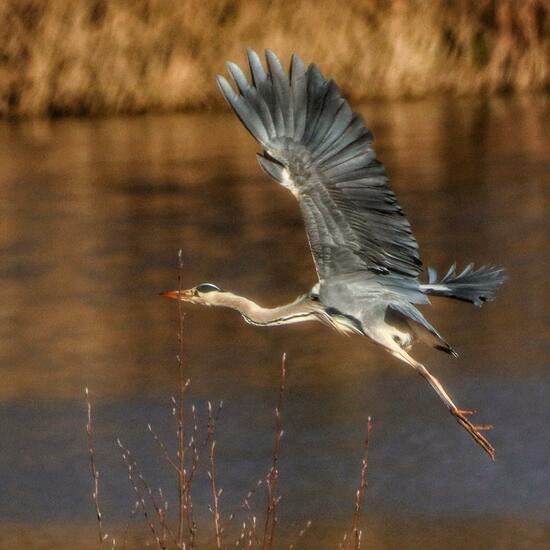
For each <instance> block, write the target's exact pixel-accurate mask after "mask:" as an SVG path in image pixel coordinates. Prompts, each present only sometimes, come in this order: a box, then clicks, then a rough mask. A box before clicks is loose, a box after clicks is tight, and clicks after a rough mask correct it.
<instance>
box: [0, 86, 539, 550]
mask: <svg viewBox="0 0 550 550" xmlns="http://www.w3.org/2000/svg"><path fill="white" fill-rule="evenodd" d="M362 111H363V113H364V115H365V117H366V119H367V120H368V121H369V123H370V125H371V126H372V128H373V130H374V133H375V138H376V140H375V147H376V150H377V152H378V154H379V157H380V158H381V159H382V160H383V162H384V163H385V164H386V167H387V169H388V171H389V173H390V175H391V178H392V184H393V187H394V189H395V190H396V192H397V195H398V198H399V201H400V202H401V204H402V205H403V207H404V209H405V210H406V212H407V213H408V216H409V219H410V221H411V223H412V225H413V229H414V231H415V233H416V236H417V238H418V241H419V243H420V246H421V251H422V255H423V259H424V261H425V263H426V264H428V265H433V266H434V267H437V268H439V269H441V270H443V269H445V268H446V267H447V266H448V265H449V264H450V263H452V262H453V261H454V260H457V261H458V263H459V265H464V264H465V263H466V262H469V261H475V262H477V263H491V264H500V265H504V266H506V267H507V269H508V274H509V282H508V283H507V285H506V286H505V287H504V288H503V289H502V291H501V292H500V294H499V297H498V300H497V301H496V302H494V303H492V304H488V305H487V306H485V307H483V308H482V309H481V310H479V309H477V308H474V307H471V306H468V305H465V304H461V303H447V302H445V301H438V302H434V304H433V307H432V308H431V309H429V310H427V311H426V314H427V316H428V317H429V319H430V320H431V321H432V322H433V323H434V324H435V325H436V326H437V327H438V328H439V329H440V330H441V332H442V333H443V334H444V335H445V336H446V337H447V339H448V340H449V341H450V342H451V343H452V344H453V346H454V347H455V348H456V349H457V350H458V351H459V353H460V355H461V357H460V359H458V360H454V359H452V358H449V357H447V356H445V355H443V354H439V353H437V352H436V351H431V350H427V349H422V348H418V350H417V356H418V357H419V358H420V359H422V360H424V361H425V362H426V363H427V364H428V365H429V366H431V368H432V369H433V372H434V373H435V374H436V375H438V376H439V377H440V378H441V379H442V381H444V383H445V384H446V386H447V387H448V389H449V391H450V393H451V394H452V395H453V396H454V397H455V398H456V400H457V401H458V403H460V404H462V405H464V406H470V407H474V408H476V409H478V410H479V413H478V415H479V419H480V420H481V421H483V422H491V423H493V424H494V425H495V429H494V430H493V431H492V432H491V434H490V436H491V439H492V441H493V443H494V445H495V447H496V448H497V461H496V463H495V464H492V463H490V461H489V460H488V459H487V457H486V456H484V455H483V453H482V451H481V450H480V449H479V448H478V447H476V446H475V445H474V444H473V442H472V441H471V440H470V439H469V437H468V436H467V434H466V433H464V432H463V430H461V429H460V428H459V427H458V425H457V424H456V423H455V422H454V421H453V420H452V419H451V418H450V417H449V415H448V414H447V413H446V412H445V410H444V409H443V408H442V406H441V405H440V403H439V402H438V400H437V398H436V397H435V396H434V395H433V393H432V391H431V390H430V388H429V387H427V386H426V384H425V382H423V380H421V379H420V378H419V377H417V376H416V375H414V374H413V372H412V371H410V370H409V369H408V368H407V367H406V366H404V365H401V364H398V363H397V362H396V361H395V360H394V359H392V358H391V357H390V356H389V355H387V354H385V353H384V352H382V351H381V350H380V349H379V348H377V347H375V346H373V345H371V344H370V343H369V342H368V341H365V340H363V339H360V338H352V339H348V338H343V337H341V336H339V335H338V334H336V333H332V332H330V331H329V330H328V329H326V328H325V327H323V326H321V325H317V324H304V325H303V326H300V325H290V326H288V327H274V328H268V329H261V328H256V327H252V326H248V325H246V324H244V323H243V322H242V320H241V319H240V317H239V316H238V315H237V314H236V313H235V312H231V311H225V310H214V309H201V308H198V307H189V308H188V309H187V315H186V319H185V356H186V364H187V369H188V374H189V376H190V378H191V379H192V382H191V387H190V393H189V400H190V402H191V401H193V402H195V403H196V404H197V407H198V409H199V410H200V411H201V413H202V414H203V416H204V409H205V406H206V402H207V401H208V400H212V401H214V402H216V401H218V400H221V399H223V401H224V402H225V407H224V411H223V413H222V416H221V420H220V423H219V432H218V461H219V462H218V464H219V484H220V485H221V486H222V487H223V488H224V493H223V498H222V509H223V512H224V513H229V512H231V511H233V510H234V509H236V508H238V503H239V502H240V499H241V498H242V497H243V496H244V494H245V493H246V492H247V491H248V489H249V488H250V487H251V486H253V485H254V483H255V481H256V480H257V479H258V478H260V477H262V476H263V475H264V473H265V472H266V470H267V468H268V466H269V463H270V456H271V446H272V440H273V426H274V419H273V408H274V405H275V400H276V393H277V385H278V376H279V363H280V357H281V355H282V353H283V352H284V351H286V352H287V354H288V360H287V367H288V380H287V386H288V393H287V397H286V402H285V415H284V425H285V435H284V438H283V451H282V456H281V464H280V475H281V492H282V494H283V500H282V501H281V504H280V508H281V511H280V514H281V537H282V538H284V537H285V534H288V533H295V532H297V531H298V530H299V529H300V527H301V526H302V525H303V524H304V523H305V521H306V520H307V519H312V520H313V525H312V528H311V532H310V534H309V535H308V538H305V539H304V541H303V545H304V546H303V547H305V548H320V547H323V548H324V547H327V548H329V547H334V542H335V541H336V540H338V538H339V537H340V535H341V533H342V532H343V531H344V530H345V529H346V528H347V527H349V523H350V521H351V517H352V511H353V505H354V499H355V489H356V487H357V482H358V476H359V466H360V460H361V455H362V447H363V436H364V432H365V426H366V420H367V417H368V415H372V417H373V418H374V427H373V433H372V441H371V448H370V463H369V481H370V485H369V488H368V492H367V500H366V515H365V528H366V531H365V537H366V539H367V540H369V537H370V542H371V546H370V547H372V548H441V547H442V544H444V545H445V547H446V548H497V547H498V548H520V547H521V548H545V547H547V544H548V545H550V543H547V542H546V541H547V540H550V539H548V537H549V536H550V467H549V465H548V456H550V434H549V431H548V424H549V420H550V400H549V399H548V395H549V392H550V360H549V357H550V354H549V351H550V343H549V342H550V338H549V332H548V326H549V320H550V313H549V312H550V283H549V280H548V273H549V272H550V254H549V253H548V250H549V244H550V243H549V235H550V221H549V216H548V206H549V198H550V148H549V146H548V143H549V142H550V103H549V101H548V99H547V98H537V97H528V98H524V99H519V100H518V99H495V100H491V101H481V100H479V101H477V100H432V101H426V102H411V103H398V104H386V103H381V104H370V105H368V106H365V107H364V108H363V109H362ZM255 150H256V148H255V145H254V143H253V142H252V139H251V138H250V137H249V136H248V134H246V132H245V131H244V130H242V129H241V128H240V126H239V123H238V121H236V120H234V119H233V118H232V117H231V116H229V115H228V116H219V115H214V114H205V115H178V116H144V117H137V118H116V119H92V120H79V119H65V120H54V121H22V122H17V123H16V122H13V123H8V122H3V123H2V124H1V125H0V246H1V252H2V262H1V264H0V269H1V270H0V301H1V304H2V305H1V309H0V321H1V324H0V331H1V332H0V368H1V376H2V383H1V384H0V437H1V440H2V452H1V453H0V487H1V491H0V518H1V522H2V523H1V524H0V543H3V545H8V544H9V547H17V546H21V545H22V544H23V542H22V541H25V543H24V545H25V547H44V548H46V547H48V548H49V547H52V548H53V547H61V546H63V545H66V546H67V547H73V546H72V545H73V544H74V541H75V540H78V541H79V544H80V545H81V546H82V547H84V545H85V544H86V543H87V542H88V541H89V543H90V544H93V536H94V529H95V524H94V517H93V509H92V504H91V501H90V492H91V482H90V476H89V472H88V462H87V447H86V439H85V431H84V424H85V408H84V402H83V390H84V387H85V386H88V387H89V388H90V392H91V395H92V400H93V403H94V411H95V445H96V449H97V455H98V456H97V460H98V463H99V467H100V470H101V486H100V491H101V498H102V505H103V508H104V517H105V522H106V525H107V526H108V530H110V529H111V528H112V529H113V530H114V531H117V530H118V531H119V533H120V532H121V531H122V529H123V525H124V522H125V518H126V517H127V516H128V515H129V512H130V510H131V507H132V503H133V501H134V497H133V496H132V489H131V486H130V485H129V484H128V480H127V478H126V473H125V469H124V466H123V464H122V462H121V459H120V452H119V450H118V447H117V445H116V438H117V437H118V436H120V437H121V438H122V440H123V442H124V443H125V444H126V445H127V446H129V447H130V448H131V449H132V450H133V451H134V452H135V455H136V457H137V458H138V460H139V461H140V463H141V465H142V467H143V470H144V471H145V473H146V476H147V477H148V479H149V480H150V482H151V484H152V485H153V486H154V487H156V486H158V485H161V486H162V487H163V488H164V491H165V493H166V494H167V495H168V499H169V500H170V503H171V509H172V507H174V508H175V502H176V493H175V484H174V481H173V479H172V477H171V471H170V469H169V467H168V466H167V465H166V464H165V463H164V462H163V459H162V455H161V454H160V453H159V452H158V450H157V449H156V447H155V445H154V442H153V441H152V440H151V437H150V435H149V434H148V432H147V428H146V425H147V423H148V422H151V423H152V424H153V425H154V426H155V429H156V430H157V432H158V433H159V434H160V435H161V436H162V437H163V438H164V439H166V440H167V441H170V440H171V439H173V432H174V429H173V424H174V422H173V418H172V417H171V401H170V396H171V395H173V394H174V393H175V392H176V391H177V380H178V375H177V363H176V360H175V355H176V353H177V348H178V345H177V339H176V333H177V327H178V314H177V307H175V306H176V304H174V303H171V302H169V301H166V300H162V299H160V298H159V297H158V293H159V292H160V291H163V290H169V289H172V288H175V287H176V286H177V251H178V249H180V248H181V249H182V251H183V263H184V273H183V285H184V286H193V285H195V284H197V283H199V282H214V283H217V284H219V285H220V286H223V287H224V288H226V289H229V290H232V291H234V292H237V293H241V294H245V295H247V296H250V297H251V298H253V299H255V300H257V301H259V302H260V303H263V304H267V305H274V304H277V303H281V302H285V301H290V300H292V299H294V297H296V296H297V295H298V294H300V293H302V292H304V291H306V290H307V289H308V288H309V287H310V286H311V284H312V283H313V282H314V280H315V275H314V269H313V263H312V260H311V258H310V256H309V251H308V248H307V243H306V237H305V233H304V230H303V226H302V221H301V219H300V213H299V210H298V208H297V206H296V204H295V201H294V199H293V197H292V196H290V195H289V194H288V193H287V192H285V190H284V189H282V188H280V187H279V186H277V185H276V184H274V183H273V182H271V181H268V179H267V177H266V176H264V175H263V174H262V173H261V172H260V170H259V168H258V167H257V165H256V161H255V158H254V152H255ZM203 477H204V476H203ZM207 489H208V488H207V484H206V482H205V479H202V477H201V478H200V479H199V480H198V481H197V494H196V508H197V510H201V509H202V510H203V511H204V512H203V513H202V516H204V517H207V515H208V512H207V511H206V506H207V504H206V502H207V500H208V492H207ZM256 506H257V511H258V513H261V510H262V509H263V497H262V496H261V497H260V498H259V499H258V501H257V503H256ZM199 515H201V512H200V511H199ZM142 523H143V522H140V520H139V519H134V520H133V523H132V524H131V532H132V533H137V532H141V531H142V527H141V525H142ZM121 526H122V527H121ZM229 528H230V526H228V529H229ZM144 532H145V531H144ZM115 534H116V533H115ZM119 536H120V535H119ZM290 538H291V537H290ZM81 539H82V540H81ZM328 541H332V542H331V543H330V544H329V542H328Z"/></svg>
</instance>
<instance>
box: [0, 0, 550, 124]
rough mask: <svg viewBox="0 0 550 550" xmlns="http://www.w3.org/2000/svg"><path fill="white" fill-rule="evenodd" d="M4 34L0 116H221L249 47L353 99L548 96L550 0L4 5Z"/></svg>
mask: <svg viewBox="0 0 550 550" xmlns="http://www.w3.org/2000/svg"><path fill="white" fill-rule="evenodd" d="M0 29H1V31H0V35H1V36H2V40H1V41H0V114H2V115H46V114H104V113H118V112H144V111H151V110H155V111H171V110H175V109H196V108H203V107H205V106H208V107H210V106H218V105H220V104H221V103H220V98H219V94H218V93H217V90H216V89H215V84H214V78H213V76H214V75H215V74H216V73H219V72H220V71H222V70H223V61H224V60H225V59H233V60H235V61H239V62H242V61H243V60H244V59H243V58H244V48H245V47H247V46H250V47H254V48H257V49H263V48H265V47H270V48H272V49H274V50H275V51H276V52H277V53H278V54H279V55H280V56H281V57H282V58H283V59H287V58H288V57H289V55H290V54H291V52H293V51H296V52H299V53H300V54H301V56H302V57H303V58H304V60H305V61H306V62H309V61H315V62H316V63H318V64H319V65H320V66H321V68H322V70H323V71H324V72H325V73H327V74H330V75H331V76H332V77H334V78H335V79H336V80H337V81H338V82H339V83H340V85H341V87H342V88H343V90H344V92H345V93H346V94H347V95H348V96H350V97H351V98H352V99H354V100H361V99H366V98H373V97H402V96H409V97H413V96H414V97H419V96H425V95H427V94H435V93H443V92H450V93H456V94H477V93H481V92H485V93H495V92H501V91H517V92H526V91H548V89H549V87H550V1H549V0H521V1H516V0H430V1H428V0H394V1H388V0H350V1H349V2H346V3H345V4H342V3H337V2H333V1H329V0H303V1H301V2H282V1H280V2H268V1H267V0H260V1H255V2H239V1H238V0H213V1H211V2H210V1H208V2H205V1H203V0H55V1H51V2H45V1H43V0H4V1H3V2H1V3H0Z"/></svg>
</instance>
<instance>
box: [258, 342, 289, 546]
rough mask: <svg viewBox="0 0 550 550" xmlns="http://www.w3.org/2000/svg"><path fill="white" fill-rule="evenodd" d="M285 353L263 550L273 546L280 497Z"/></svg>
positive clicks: (269, 476) (269, 475) (284, 355)
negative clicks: (278, 493)
mask: <svg viewBox="0 0 550 550" xmlns="http://www.w3.org/2000/svg"><path fill="white" fill-rule="evenodd" d="M285 363H286V353H283V358H282V360H281V377H280V384H279V396H278V398H277V407H276V408H275V418H276V428H275V444H274V446H273V455H272V462H271V468H270V470H269V473H268V474H267V479H266V486H267V495H266V497H267V510H266V514H265V524H264V539H263V544H262V548H263V550H267V549H271V548H272V546H273V538H274V536H275V527H276V525H277V505H278V504H279V501H280V499H281V497H279V496H278V495H277V481H278V479H279V469H278V461H279V452H280V449H281V439H282V437H283V424H282V408H283V395H284V391H285V379H286V364H285Z"/></svg>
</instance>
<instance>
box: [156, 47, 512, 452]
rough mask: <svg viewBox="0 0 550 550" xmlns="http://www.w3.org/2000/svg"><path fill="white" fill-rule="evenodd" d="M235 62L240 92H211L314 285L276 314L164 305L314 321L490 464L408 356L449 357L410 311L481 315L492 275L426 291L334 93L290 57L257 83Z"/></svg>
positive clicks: (254, 66) (384, 186)
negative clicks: (373, 353)
mask: <svg viewBox="0 0 550 550" xmlns="http://www.w3.org/2000/svg"><path fill="white" fill-rule="evenodd" d="M247 56H248V62H249V66H250V73H251V77H252V78H251V81H249V80H248V79H247V77H246V76H245V74H244V73H243V72H242V71H241V69H240V68H239V67H238V66H237V65H235V64H234V63H230V62H228V63H227V69H228V71H229V74H230V75H231V77H232V79H233V82H234V84H235V89H233V88H232V86H231V85H230V84H229V82H228V81H227V80H226V79H225V78H224V77H223V76H218V77H217V80H218V84H219V86H220V90H221V92H222V94H223V95H224V97H225V99H226V100H227V102H228V103H229V105H230V107H231V108H232V109H233V111H234V112H235V114H236V115H237V116H238V118H239V119H240V121H241V122H242V123H243V125H244V126H245V127H246V128H247V130H248V131H249V132H250V133H251V134H252V136H254V138H255V139H256V140H257V141H258V142H259V144H260V145H261V146H262V149H263V151H262V153H260V154H258V161H259V163H260V166H261V168H262V169H263V170H264V171H265V172H266V173H267V174H268V175H269V176H270V177H271V178H273V179H274V180H276V181H277V182H278V183H280V184H281V185H283V186H284V187H286V188H287V189H289V190H290V191H291V192H292V194H293V195H294V196H295V197H296V199H297V200H298V203H299V205H300V208H301V211H302V214H303V217H304V221H305V226H306V232H307V236H308V240H309V245H310V248H311V251H312V254H313V258H314V261H315V266H316V269H317V274H318V277H319V282H318V283H317V284H315V285H314V286H313V288H312V289H311V291H310V292H309V293H308V294H306V295H304V296H301V297H299V298H298V299H297V300H295V301H294V302H292V303H290V304H287V305H283V306H280V307H276V308H262V307H261V306H259V305H257V304H255V303H254V302H253V301H252V300H249V299H247V298H244V297H241V296H237V295H235V294H232V293H230V292H225V291H222V290H221V289H219V288H218V287H215V286H214V287H213V286H212V285H211V284H209V285H199V286H198V287H195V288H194V289H190V290H187V291H181V292H178V291H175V292H172V293H167V294H166V296H168V297H171V298H177V299H180V300H185V301H189V302H195V303H202V304H206V305H216V306H224V307H230V308H232V309H236V310H238V311H239V312H240V313H241V314H242V315H243V317H244V318H245V320H246V321H247V322H249V323H252V324H255V325H261V326H267V325H280V324H288V323H295V322H302V321H308V320H318V321H321V322H323V323H325V324H327V325H329V326H331V327H333V328H335V329H337V330H339V331H341V332H344V333H352V334H360V335H364V336H368V337H370V338H371V339H372V340H374V341H375V342H376V343H378V344H380V345H381V346H383V347H384V348H385V349H386V350H387V351H389V352H390V353H391V354H392V355H394V356H395V357H397V358H398V359H400V360H402V361H404V362H406V363H408V364H409V365H411V366H412V367H413V368H414V369H415V370H416V371H417V372H418V373H419V374H421V375H422V376H423V377H424V378H425V379H426V380H427V381H428V382H429V384H430V385H431V386H432V388H433V389H434V390H435V391H436V392H437V394H438V395H439V397H440V398H441V400H442V401H443V402H444V403H445V405H446V406H447V407H448V409H449V411H450V412H451V414H453V416H454V417H455V418H456V420H457V421H458V422H459V423H460V424H461V425H462V426H463V427H464V428H465V429H466V430H467V431H468V432H469V433H470V435H471V436H472V437H473V438H474V440H475V441H476V442H477V443H478V444H479V445H481V446H482V447H483V449H485V451H486V452H487V453H488V454H489V455H490V456H491V457H494V449H493V447H492V446H491V444H490V443H489V442H488V441H487V439H486V438H485V437H484V436H483V435H482V434H481V430H482V429H483V427H482V426H474V425H473V424H472V423H471V422H470V421H469V420H468V418H467V414H468V412H467V411H464V410H461V409H458V408H457V407H456V405H455V404H454V402H453V400H452V399H451V398H450V397H449V395H448V394H447V393H446V391H445V389H444V388H443V386H442V385H441V384H440V382H439V381H438V380H437V379H436V378H435V377H434V376H432V375H431V374H430V373H429V372H428V370H427V369H426V367H425V366H424V365H422V364H420V363H418V362H417V361H416V360H415V359H413V358H412V357H411V356H410V355H409V353H408V352H409V350H410V349H411V347H412V346H413V344H414V343H415V342H416V341H422V342H424V343H426V344H428V345H430V346H432V347H434V348H436V349H439V350H441V351H444V352H446V353H449V354H451V355H454V356H457V354H456V352H455V351H454V350H453V349H452V348H451V347H450V345H449V344H448V343H447V342H446V341H445V340H444V338H443V337H442V335H441V334H440V333H439V332H438V331H437V330H436V329H435V328H434V327H433V326H432V325H431V324H430V322H429V321H428V320H427V319H426V318H425V317H424V315H423V314H422V313H421V312H420V311H419V310H418V309H417V308H416V307H415V306H416V305H417V304H428V303H429V298H428V296H430V295H433V296H442V297H447V298H454V299H458V300H464V301H468V302H471V303H473V304H476V305H481V304H482V303H483V302H485V301H488V300H492V299H493V298H494V297H495V293H496V290H497V288H498V287H499V286H500V285H501V284H502V283H503V281H504V276H503V270H502V269H497V268H488V267H482V268H480V269H477V270H476V269H474V268H473V265H472V264H470V265H469V266H467V267H466V269H464V270H463V271H462V272H460V273H459V272H457V271H456V266H454V265H453V266H452V267H451V268H450V269H449V271H448V272H447V273H446V275H445V276H444V277H443V278H441V279H440V280H438V278H437V274H436V272H435V270H433V269H431V268H429V269H428V281H427V282H426V283H421V282H420V281H419V275H420V274H421V272H422V263H421V261H420V255H419V251H418V244H417V242H416V239H415V238H414V235H413V234H412V231H411V227H410V225H409V222H408V221H407V218H406V217H405V215H404V213H403V211H402V209H401V207H400V206H399V204H398V203H397V200H396V197H395V195H394V193H393V191H392V190H391V189H390V187H389V184H388V178H387V176H386V173H385V170H384V166H383V165H382V163H381V162H380V161H379V160H378V159H377V157H376V153H375V152H374V149H373V148H372V139H373V137H372V133H371V132H370V130H369V129H368V128H367V127H366V126H365V124H364V122H363V119H362V118H361V116H360V115H359V114H357V113H354V112H353V110H352V109H351V107H350V105H349V104H348V102H347V101H346V100H345V99H344V98H343V97H342V95H341V93H340V90H339V88H338V86H337V85H336V84H335V82H334V81H332V80H327V79H325V77H324V76H323V75H322V74H321V72H320V71H319V69H318V68H317V67H316V66H315V65H313V64H312V65H309V67H308V68H307V69H306V68H305V66H304V64H303V62H302V60H301V59H300V58H299V57H298V56H297V55H295V54H294V55H293V56H292V60H291V65H290V70H289V74H287V73H286V72H285V70H284V69H283V66H282V65H281V62H280V61H279V59H278V58H277V57H276V56H275V54H274V53H273V52H271V51H270V50H267V51H266V60H267V71H266V70H265V69H264V67H263V65H262V62H261V61H260V58H259V57H258V55H257V54H256V53H255V52H254V51H252V50H248V51H247ZM201 288H202V291H201Z"/></svg>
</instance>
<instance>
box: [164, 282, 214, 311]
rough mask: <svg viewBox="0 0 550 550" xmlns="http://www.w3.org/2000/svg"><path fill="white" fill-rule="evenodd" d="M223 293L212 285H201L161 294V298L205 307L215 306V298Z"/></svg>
mask: <svg viewBox="0 0 550 550" xmlns="http://www.w3.org/2000/svg"><path fill="white" fill-rule="evenodd" d="M222 292H224V291H223V290H222V289H221V288H220V287H219V286H216V285H213V284H212V283H201V284H200V285H197V286H195V287H193V288H189V289H188V290H174V291H172V292H163V293H162V294H161V296H164V297H165V298H173V299H174V300H180V301H182V302H191V303H193V304H202V305H205V306H210V305H215V304H216V303H217V301H216V298H218V296H219V295H220V294H221V293H222Z"/></svg>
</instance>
